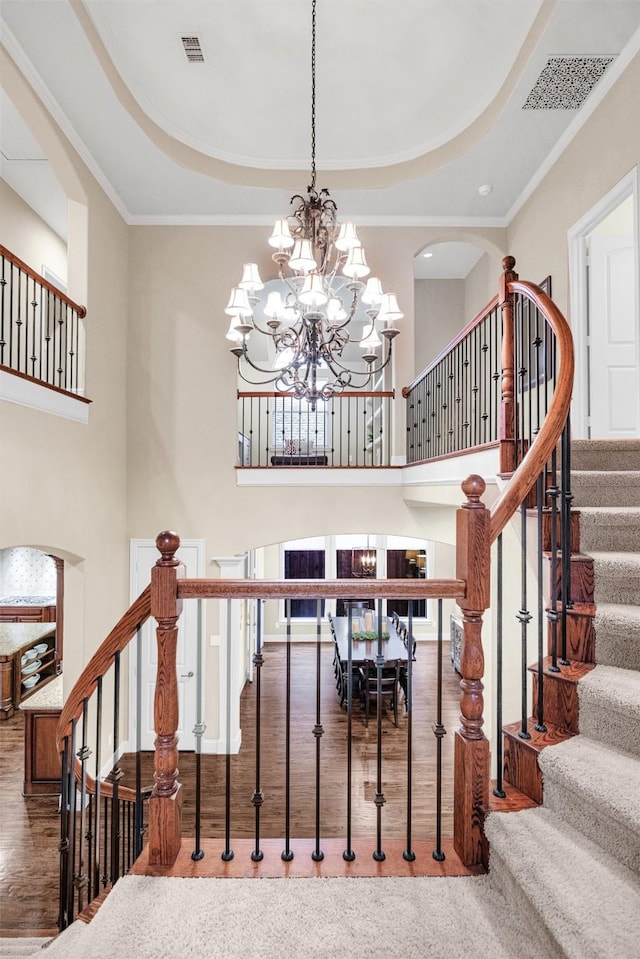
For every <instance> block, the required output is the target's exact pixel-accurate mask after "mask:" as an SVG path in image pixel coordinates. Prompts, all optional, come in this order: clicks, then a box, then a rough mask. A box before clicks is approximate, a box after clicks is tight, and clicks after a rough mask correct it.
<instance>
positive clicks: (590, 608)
mask: <svg viewBox="0 0 640 959" xmlns="http://www.w3.org/2000/svg"><path fill="white" fill-rule="evenodd" d="M556 606H557V609H556V612H557V613H558V616H559V615H560V612H561V610H560V601H558V603H557V604H556ZM550 611H551V606H549V605H547V606H546V607H545V612H546V613H549V612H550ZM595 614H596V604H595V603H579V602H575V603H573V605H572V606H568V607H567V616H595Z"/></svg>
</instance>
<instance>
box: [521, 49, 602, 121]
mask: <svg viewBox="0 0 640 959" xmlns="http://www.w3.org/2000/svg"><path fill="white" fill-rule="evenodd" d="M614 59H615V58H614V57H550V58H549V59H548V60H547V63H546V65H545V67H544V69H543V70H542V73H541V74H540V76H539V77H538V79H537V80H536V82H535V84H534V86H533V88H532V90H531V92H530V93H529V96H528V97H527V99H526V100H525V102H524V104H523V106H522V109H523V110H577V109H578V108H579V107H581V106H582V104H583V102H584V101H585V100H586V98H587V97H588V96H589V94H590V93H591V91H592V90H593V88H594V87H595V85H596V83H597V82H598V80H599V79H600V77H601V76H602V74H603V73H604V71H605V70H606V69H607V67H608V66H609V64H610V63H612V62H613V60H614Z"/></svg>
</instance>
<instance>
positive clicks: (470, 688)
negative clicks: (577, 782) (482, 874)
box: [453, 476, 491, 866]
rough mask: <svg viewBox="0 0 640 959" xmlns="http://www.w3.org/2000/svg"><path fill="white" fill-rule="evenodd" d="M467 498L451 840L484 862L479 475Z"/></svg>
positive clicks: (460, 557) (461, 521)
mask: <svg viewBox="0 0 640 959" xmlns="http://www.w3.org/2000/svg"><path fill="white" fill-rule="evenodd" d="M462 491H463V493H464V494H465V496H466V497H467V502H466V503H464V505H463V506H462V507H461V508H460V509H459V510H458V512H457V518H456V576H457V577H458V579H463V580H465V582H466V584H467V588H466V595H465V598H464V599H463V600H461V601H459V605H460V608H461V609H462V621H463V625H464V637H463V643H462V653H461V656H460V672H461V674H462V680H461V681H460V688H461V690H462V693H461V696H460V723H461V725H460V728H459V729H458V730H457V731H456V734H455V753H454V756H455V759H454V811H453V845H454V848H455V850H456V852H457V853H458V855H459V856H460V858H461V859H462V861H463V862H464V863H465V865H467V866H471V865H476V864H478V863H480V862H482V853H483V850H482V846H483V827H484V812H485V809H486V808H487V806H488V803H489V742H488V740H487V739H486V737H485V735H484V732H483V731H482V725H483V722H484V720H483V715H482V714H483V708H484V698H483V695H482V692H483V689H484V686H483V685H482V677H483V675H484V654H483V651H482V615H483V613H484V611H485V609H487V607H488V606H489V601H490V579H489V577H490V546H491V544H490V539H489V519H490V514H489V511H488V510H487V509H486V508H485V506H484V504H483V503H481V502H480V497H481V496H482V494H483V493H484V491H485V482H484V480H483V479H482V477H481V476H469V477H468V479H466V480H465V481H464V483H463V484H462Z"/></svg>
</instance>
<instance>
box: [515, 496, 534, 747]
mask: <svg viewBox="0 0 640 959" xmlns="http://www.w3.org/2000/svg"><path fill="white" fill-rule="evenodd" d="M516 619H517V620H518V622H519V623H520V670H521V680H520V681H521V725H520V732H519V733H518V736H520V738H521V739H531V733H530V732H529V730H528V728H527V713H528V709H527V634H528V627H529V623H530V622H531V613H530V612H529V610H528V609H527V506H526V502H523V503H522V505H521V506H520V610H519V611H518V614H517V615H516Z"/></svg>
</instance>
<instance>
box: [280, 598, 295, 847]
mask: <svg viewBox="0 0 640 959" xmlns="http://www.w3.org/2000/svg"><path fill="white" fill-rule="evenodd" d="M285 610H286V617H287V647H286V648H287V665H286V671H285V732H284V742H285V752H284V777H285V779H284V791H285V795H284V849H283V850H282V853H281V854H280V855H281V858H282V860H283V861H284V862H291V860H292V859H293V851H292V849H291V600H290V599H289V598H287V599H286V600H285Z"/></svg>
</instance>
